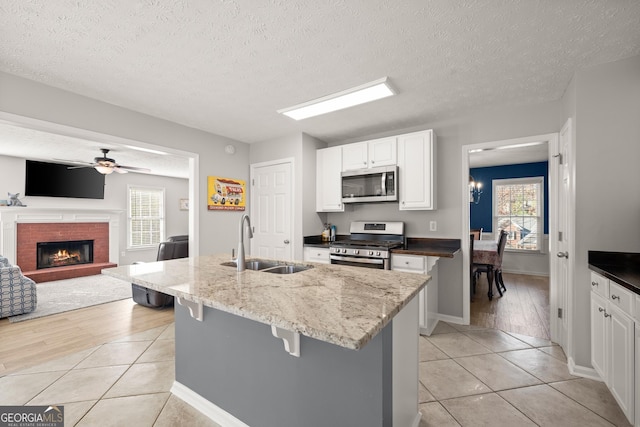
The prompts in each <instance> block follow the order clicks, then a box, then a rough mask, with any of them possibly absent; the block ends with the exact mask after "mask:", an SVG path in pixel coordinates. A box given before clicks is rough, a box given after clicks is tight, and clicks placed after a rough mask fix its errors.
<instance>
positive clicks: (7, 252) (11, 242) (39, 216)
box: [0, 206, 124, 264]
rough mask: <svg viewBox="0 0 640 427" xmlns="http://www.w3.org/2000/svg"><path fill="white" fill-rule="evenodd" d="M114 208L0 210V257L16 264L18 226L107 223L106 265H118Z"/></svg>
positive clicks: (117, 226) (116, 212)
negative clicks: (28, 224) (22, 224)
mask: <svg viewBox="0 0 640 427" xmlns="http://www.w3.org/2000/svg"><path fill="white" fill-rule="evenodd" d="M123 213H124V211H122V210H117V209H86V208H71V207H70V208H53V207H52V208H41V207H30V206H3V207H0V233H1V238H0V254H2V255H3V256H5V257H7V258H9V260H10V261H11V262H14V263H15V262H16V258H17V247H18V242H17V230H16V229H17V226H16V225H17V224H19V223H61V222H71V223H73V222H78V223H81V222H107V223H109V262H112V263H115V264H118V261H119V250H120V248H119V246H120V245H119V242H120V216H121V215H122V214H123Z"/></svg>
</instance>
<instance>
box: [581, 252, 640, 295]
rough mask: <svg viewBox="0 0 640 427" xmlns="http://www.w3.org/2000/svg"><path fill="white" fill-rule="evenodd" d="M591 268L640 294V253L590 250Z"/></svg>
mask: <svg viewBox="0 0 640 427" xmlns="http://www.w3.org/2000/svg"><path fill="white" fill-rule="evenodd" d="M589 269H591V270H593V271H595V272H596V273H599V274H601V275H603V276H604V277H606V278H607V279H610V280H613V281H614V282H616V283H618V284H619V285H622V286H624V287H625V288H627V289H629V290H630V291H631V292H634V293H636V294H640V253H628V252H601V251H589Z"/></svg>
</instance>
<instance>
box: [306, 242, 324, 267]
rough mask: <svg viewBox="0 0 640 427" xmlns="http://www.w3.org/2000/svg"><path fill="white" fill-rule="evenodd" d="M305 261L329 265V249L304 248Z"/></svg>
mask: <svg viewBox="0 0 640 427" xmlns="http://www.w3.org/2000/svg"><path fill="white" fill-rule="evenodd" d="M304 260H305V261H308V262H320V263H323V264H329V263H330V262H331V261H330V260H329V248H314V247H313V246H307V247H305V248H304Z"/></svg>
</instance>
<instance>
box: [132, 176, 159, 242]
mask: <svg viewBox="0 0 640 427" xmlns="http://www.w3.org/2000/svg"><path fill="white" fill-rule="evenodd" d="M128 225H129V245H128V247H129V248H146V247H150V246H156V245H157V244H158V243H160V242H162V241H163V240H164V188H145V187H132V186H129V224H128Z"/></svg>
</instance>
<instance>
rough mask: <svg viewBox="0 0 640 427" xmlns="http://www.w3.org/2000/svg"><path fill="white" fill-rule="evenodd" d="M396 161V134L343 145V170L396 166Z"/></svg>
mask: <svg viewBox="0 0 640 427" xmlns="http://www.w3.org/2000/svg"><path fill="white" fill-rule="evenodd" d="M396 161H397V150H396V137H395V136H394V137H389V138H380V139H374V140H371V141H364V142H358V143H354V144H346V145H343V146H342V171H350V170H358V169H368V168H375V167H379V166H395V165H396Z"/></svg>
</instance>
